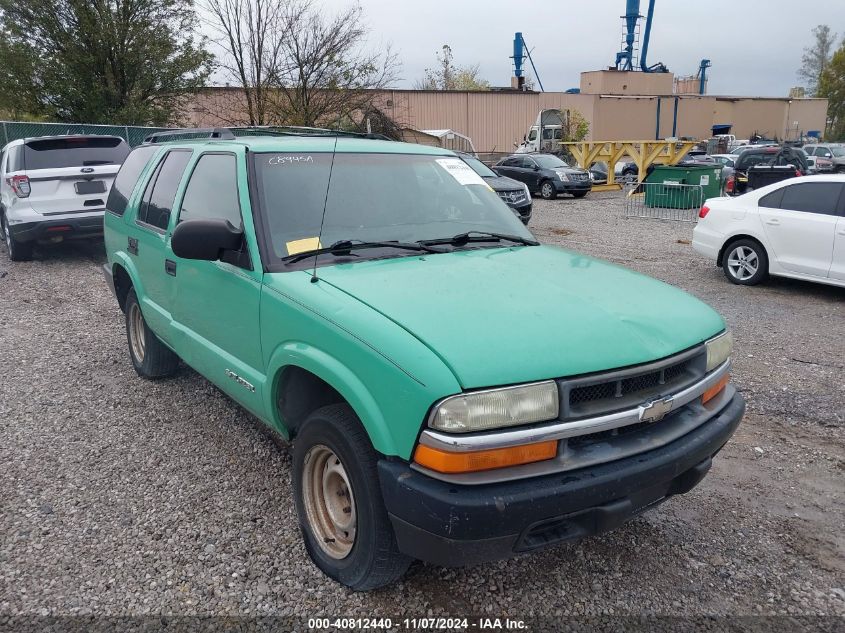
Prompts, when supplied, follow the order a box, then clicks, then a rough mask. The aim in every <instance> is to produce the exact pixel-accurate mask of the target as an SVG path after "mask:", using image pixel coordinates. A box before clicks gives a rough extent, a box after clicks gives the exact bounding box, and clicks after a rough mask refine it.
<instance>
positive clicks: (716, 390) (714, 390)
mask: <svg viewBox="0 0 845 633" xmlns="http://www.w3.org/2000/svg"><path fill="white" fill-rule="evenodd" d="M730 379H731V377H730V376H729V375H728V374H725V375H724V376H722V377H721V378H719V382H717V383H716V384H715V385H713V386H712V387H710V389H708V390H707V391H705V392H704V393H703V394H701V404H707V401H708V400H712V399H713V398H715V397H716V396H718V395H719V394H720V393H721V392H722V389H724V388H725V386H726V385H727V384H728V382H729V381H730Z"/></svg>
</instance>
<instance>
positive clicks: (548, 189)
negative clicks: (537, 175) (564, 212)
mask: <svg viewBox="0 0 845 633" xmlns="http://www.w3.org/2000/svg"><path fill="white" fill-rule="evenodd" d="M540 196H542V198H543V200H554V199H555V198H557V190H556V189H555V186H554V185H553V184H552V183H551V182H549V181H548V180H546V181H543V183H542V184H541V185H540Z"/></svg>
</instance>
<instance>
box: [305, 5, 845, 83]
mask: <svg viewBox="0 0 845 633" xmlns="http://www.w3.org/2000/svg"><path fill="white" fill-rule="evenodd" d="M317 1H318V2H321V4H323V5H324V6H325V7H327V8H328V9H330V10H331V9H333V8H334V9H336V8H339V7H345V6H348V5H349V4H350V2H351V1H352V0H317ZM360 4H361V5H362V7H363V8H364V13H365V16H366V21H367V23H368V25H369V27H370V28H371V35H370V38H371V44H372V45H373V46H378V45H380V44H383V43H391V44H392V45H393V47H394V49H395V50H396V51H397V52H398V54H399V58H400V60H401V61H402V72H401V76H402V78H403V80H402V81H401V82H399V84H398V86H397V87H403V88H410V87H412V86H413V83H414V81H415V80H417V79H418V78H420V77H421V76H422V75H423V72H424V70H425V68H426V67H428V66H431V65H432V64H433V63H434V61H435V58H434V55H435V53H436V52H437V51H439V50H440V47H441V46H442V45H443V44H447V43H448V44H449V45H450V46H451V47H452V51H453V53H454V57H455V62H456V63H457V64H459V65H469V64H476V63H477V64H479V65H480V70H481V73H480V74H481V76H482V77H483V78H485V79H487V80H488V81H489V82H490V83H491V84H492V85H494V86H507V85H510V77H511V74H512V67H511V60H510V59H509V57H510V56H511V55H512V54H513V52H512V48H513V34H514V32H516V31H522V33H523V36H524V37H525V40H526V41H527V42H528V45H529V46H530V47H531V49H532V53H531V54H532V56H533V57H534V62H535V64H536V65H537V70H538V72H539V74H540V78H541V79H542V81H543V86H544V88H545V89H546V90H547V91H557V90H566V89H567V88H572V87H577V86H578V85H579V73H580V72H581V71H584V70H597V69H601V68H604V67H607V66H608V65H610V64H612V63H613V62H614V60H615V58H616V52H617V51H618V50H620V42H621V37H622V28H623V21H622V19H621V18H620V17H619V16H621V15H622V14H623V13H625V0H577V1H573V0H566V1H561V0H543V1H540V0H510V1H508V2H506V1H503V0H360ZM647 7H648V0H642V2H641V8H640V13H643V14H644V13H645V11H646V9H647ZM641 22H642V26H641V29H644V26H645V20H644V19H643V20H642V21H641ZM818 24H829V25H830V26H831V28H832V29H833V30H834V31H835V32H838V33H842V32H845V0H803V1H802V0H657V2H656V5H655V13H654V24H653V26H652V34H651V44H650V45H649V52H648V62H649V64H653V63H656V62H663V63H664V64H666V66H668V67H669V70H670V71H672V72H674V73H675V74H676V75H692V74H695V72H696V71H697V70H698V64H699V62H700V61H701V59H702V58H708V59H710V60H711V61H712V63H713V67H712V68H711V69H710V71H709V72H710V83H709V87H708V92H709V93H710V94H732V95H752V96H786V95H787V93H788V92H789V88H790V87H792V86H796V85H799V83H800V82H799V80H798V78H797V77H796V71H797V70H798V67H799V66H800V62H801V54H802V49H803V48H804V46H807V45H808V44H809V43H810V41H811V34H810V29H812V28H813V27H814V26H816V25H818Z"/></svg>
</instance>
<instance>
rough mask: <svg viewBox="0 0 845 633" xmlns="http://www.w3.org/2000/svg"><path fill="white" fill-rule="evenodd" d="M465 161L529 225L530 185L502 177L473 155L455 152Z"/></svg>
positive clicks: (531, 201)
mask: <svg viewBox="0 0 845 633" xmlns="http://www.w3.org/2000/svg"><path fill="white" fill-rule="evenodd" d="M455 153H456V154H458V156H460V157H461V158H462V159H463V161H464V162H465V163H466V164H467V165H469V166H470V167H471V168H472V170H473V171H474V172H475V173H476V174H478V175H479V176H481V177H482V178H484V182H486V183H487V184H488V185H490V186H491V187H492V188H493V191H495V192H496V193H497V194H498V196H499V197H500V198H501V199H502V201H503V202H504V203H505V204H507V205H508V206H509V207H510V208H511V209H513V211H514V213H516V215H517V217H518V218H519V219H520V220H522V223H523V224H525V225H527V224H528V222H529V221H530V220H531V207H532V206H533V200H532V199H531V192H530V191H529V190H528V185H526V184H525V183H523V182H519V181H518V180H514V179H513V178H508V177H507V176H500V175H498V174H497V173H496V172H494V171H493V170H492V169H490V168H489V167H488V166H487V165H485V164H484V163H482V162H481V161H480V160H478V159H477V158H476V157H475V156H473V155H471V154H465V153H463V152H455Z"/></svg>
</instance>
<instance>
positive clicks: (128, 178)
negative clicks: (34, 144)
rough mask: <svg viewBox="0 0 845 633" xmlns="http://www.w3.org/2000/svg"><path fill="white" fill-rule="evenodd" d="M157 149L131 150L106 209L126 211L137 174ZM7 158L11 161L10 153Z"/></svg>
mask: <svg viewBox="0 0 845 633" xmlns="http://www.w3.org/2000/svg"><path fill="white" fill-rule="evenodd" d="M158 149H159V148H158V147H157V146H155V145H144V146H143V147H139V148H137V149H134V150H132V153H131V154H129V156H128V157H127V158H126V161H125V162H124V163H123V166H122V167H121V168H120V171H119V172H117V177H116V178H115V179H114V184H112V187H111V191H110V192H109V199H108V201H106V209H108V210H109V211H111V212H112V213H114V214H115V215H123V214H124V213H125V212H126V204H127V203H128V202H129V198H130V197H131V196H132V192H133V191H134V190H135V183H137V182H138V176H140V175H141V172H142V171H144V167H145V166H146V164H147V161H149V160H150V158H152V156H153V154H155V153H156V152H157V151H158ZM9 160H10V161H11V155H10V156H9ZM10 171H11V170H10Z"/></svg>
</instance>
